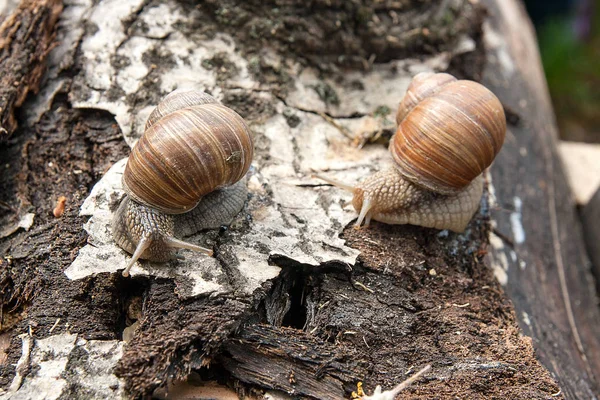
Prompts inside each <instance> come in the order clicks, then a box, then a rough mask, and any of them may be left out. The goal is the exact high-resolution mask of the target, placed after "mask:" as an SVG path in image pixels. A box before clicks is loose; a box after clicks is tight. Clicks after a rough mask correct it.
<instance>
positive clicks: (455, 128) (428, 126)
mask: <svg viewBox="0 0 600 400" xmlns="http://www.w3.org/2000/svg"><path fill="white" fill-rule="evenodd" d="M396 121H397V123H398V128H397V131H396V134H395V135H394V137H393V138H392V141H391V143H390V146H389V151H390V153H391V155H392V158H393V161H394V163H393V166H391V167H389V168H387V169H384V170H382V171H380V172H377V173H375V174H374V175H372V176H370V177H368V178H366V179H365V180H363V181H362V182H360V183H359V184H358V185H356V186H352V185H348V184H345V183H342V182H338V181H337V180H333V179H330V178H327V177H324V176H322V175H315V177H317V178H319V179H322V180H324V181H326V182H328V183H330V184H332V185H334V186H337V187H339V188H341V189H344V190H347V191H350V192H352V193H353V200H352V205H353V206H354V208H355V210H356V211H357V212H358V213H359V215H358V219H357V220H356V223H355V227H356V228H359V227H360V226H361V225H362V224H363V222H364V225H365V226H368V225H369V223H370V221H371V219H373V220H376V221H380V222H383V223H388V224H412V225H419V226H424V227H428V228H437V229H449V230H452V231H455V232H463V231H464V230H465V228H466V226H467V224H468V223H469V221H470V220H471V218H472V217H473V215H474V214H475V212H476V211H477V208H478V206H479V201H480V199H481V195H482V193H483V177H482V173H483V171H484V170H485V169H486V168H487V167H489V166H490V165H491V163H492V161H493V160H494V158H495V157H496V155H497V154H498V152H499V151H500V148H501V147H502V144H503V142H504V135H505V133H506V118H505V116H504V110H503V107H502V104H501V103H500V101H499V100H498V98H497V97H496V96H495V95H494V94H493V93H492V92H491V91H489V90H488V89H487V88H485V87H484V86H483V85H481V84H479V83H476V82H472V81H468V80H457V79H456V78H454V77H453V76H452V75H449V74H445V73H438V74H433V73H420V74H418V75H416V76H415V77H414V78H413V80H412V81H411V83H410V85H409V87H408V90H407V92H406V95H405V96H404V98H403V99H402V101H401V103H400V106H399V108H398V113H397V115H396Z"/></svg>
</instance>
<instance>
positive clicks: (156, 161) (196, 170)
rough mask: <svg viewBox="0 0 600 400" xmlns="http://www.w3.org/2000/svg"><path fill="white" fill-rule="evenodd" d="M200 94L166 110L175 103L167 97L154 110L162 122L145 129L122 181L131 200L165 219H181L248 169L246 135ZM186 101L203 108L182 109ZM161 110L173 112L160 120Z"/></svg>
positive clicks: (233, 116)
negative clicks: (192, 100)
mask: <svg viewBox="0 0 600 400" xmlns="http://www.w3.org/2000/svg"><path fill="white" fill-rule="evenodd" d="M200 93H201V92H197V93H196V94H189V93H188V94H186V96H184V97H181V96H177V97H176V99H177V101H176V103H178V104H168V103H169V101H170V100H172V99H173V97H171V98H169V96H167V98H165V100H163V102H161V105H159V107H157V109H156V113H157V114H156V115H160V116H161V117H160V119H159V120H157V121H155V122H153V123H151V122H150V121H149V123H148V124H147V125H148V126H149V127H148V128H147V129H146V131H145V132H144V135H143V136H142V137H141V139H140V140H139V141H138V143H137V144H136V146H135V147H134V148H133V150H132V151H131V155H130V156H129V160H128V161H127V166H126V168H125V173H124V175H123V186H124V188H125V191H126V192H127V193H128V194H129V195H130V196H131V197H132V198H133V199H134V200H136V201H138V202H140V203H142V204H145V205H148V206H150V207H153V208H155V209H157V210H159V211H163V212H165V213H168V214H180V213H184V212H187V211H189V210H191V209H193V208H194V207H195V206H196V205H197V204H198V202H199V201H200V199H201V198H202V196H204V195H206V194H208V193H210V192H212V191H214V190H215V189H218V188H220V187H223V186H227V185H231V184H233V183H235V182H237V181H239V180H240V179H241V178H243V177H244V175H245V174H246V172H247V171H248V169H249V168H250V163H251V161H252V155H253V144H252V138H251V134H250V129H249V128H248V126H247V125H246V123H245V122H244V120H243V119H242V117H240V116H239V115H238V114H237V113H236V112H235V111H233V110H231V109H230V108H227V107H225V106H223V105H222V104H219V103H218V102H216V100H214V99H212V100H214V101H213V102H208V101H204V100H210V98H212V97H210V96H208V95H205V96H202V95H201V94H200ZM179 94H181V93H179ZM190 97H191V98H194V97H195V98H200V100H201V101H204V103H201V104H200V105H193V106H189V107H187V108H182V109H181V108H180V106H181V104H183V105H187V103H186V102H187V101H188V99H189V98H190ZM164 103H167V104H164ZM159 108H160V110H159ZM173 109H175V111H171V110H173ZM165 110H169V111H171V112H170V113H168V114H166V115H164V112H165ZM152 114H153V115H154V114H155V113H154V112H153V113H152Z"/></svg>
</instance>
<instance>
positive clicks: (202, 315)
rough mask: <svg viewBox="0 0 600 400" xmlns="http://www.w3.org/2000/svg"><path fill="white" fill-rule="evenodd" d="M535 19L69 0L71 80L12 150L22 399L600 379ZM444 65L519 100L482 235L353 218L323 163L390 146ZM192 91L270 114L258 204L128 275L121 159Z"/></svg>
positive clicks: (516, 394)
mask: <svg viewBox="0 0 600 400" xmlns="http://www.w3.org/2000/svg"><path fill="white" fill-rule="evenodd" d="M484 7H485V8H487V13H486V11H485V9H484ZM516 21H519V23H516ZM529 26H530V25H529V22H528V20H527V18H526V16H525V14H524V12H523V10H522V9H521V8H520V6H519V5H518V4H516V2H514V1H502V2H500V1H496V0H487V1H486V2H485V4H479V3H478V2H471V1H452V2H450V1H441V2H433V1H425V2H423V1H415V2H408V3H406V4H405V2H400V3H399V2H393V1H388V2H370V1H367V2H354V1H349V2H330V1H324V2H322V1H315V2H310V3H307V2H304V1H297V2H296V1H290V2H275V1H272V2H271V1H268V2H264V1H263V2H259V1H250V2H237V1H233V0H228V1H220V2H215V1H208V2H204V3H202V4H200V5H198V6H194V5H191V4H188V3H186V2H181V3H179V2H176V1H169V2H164V3H156V4H155V3H152V2H145V1H141V0H119V1H116V0H115V1H105V2H99V3H97V4H92V2H91V1H90V2H86V1H81V2H77V3H76V4H75V3H74V4H70V3H69V4H66V5H65V10H64V12H63V14H62V15H61V19H60V21H59V27H58V31H57V41H58V43H59V45H58V46H57V47H56V48H55V49H54V50H53V51H52V52H51V53H50V55H49V58H48V72H47V79H46V82H45V83H44V85H43V86H42V88H41V89H42V90H41V91H40V94H39V95H37V96H35V97H31V98H30V100H29V101H28V102H26V103H25V104H23V106H22V108H23V116H24V117H23V121H20V127H19V134H18V135H14V136H13V138H12V139H11V140H10V141H9V142H7V144H6V145H5V146H4V147H2V148H1V149H0V158H1V159H2V160H8V161H7V165H8V166H7V167H4V165H3V166H2V167H3V173H2V175H1V180H0V201H2V203H0V218H2V224H3V225H5V226H6V227H7V229H4V230H2V232H4V233H3V235H0V236H2V238H0V249H1V251H2V253H1V254H3V255H4V256H3V257H2V264H1V265H2V270H1V276H0V285H1V286H0V287H1V288H2V301H3V303H2V305H3V306H2V333H1V334H0V348H1V349H2V350H3V356H2V357H0V362H1V364H0V365H1V367H2V376H1V380H0V383H1V384H2V388H3V390H4V391H5V394H6V395H7V396H9V397H10V396H16V398H33V397H34V394H35V395H37V396H39V393H40V390H44V389H40V388H43V387H49V388H51V389H50V390H49V391H48V393H46V395H47V397H48V398H57V397H59V396H62V397H69V398H80V397H82V396H86V397H90V398H115V397H118V396H121V395H126V396H130V397H134V398H140V397H144V396H148V395H151V394H154V395H155V396H157V397H164V396H167V394H168V395H169V396H171V397H174V398H176V397H177V396H178V395H179V396H183V395H188V396H195V397H192V398H206V397H208V396H212V397H213V398H214V397H217V398H226V396H227V394H226V393H227V391H228V390H229V391H230V392H232V393H234V394H235V393H237V395H239V396H244V395H246V396H249V397H256V398H264V397H265V396H266V394H269V395H270V396H272V397H271V398H286V397H285V396H286V394H288V395H291V396H292V397H294V398H295V397H299V398H315V399H341V398H349V397H350V395H351V392H353V391H356V390H357V384H358V383H359V382H363V383H364V386H363V387H364V389H365V391H366V392H367V393H371V392H373V391H374V389H375V387H376V386H377V385H381V386H382V387H383V389H384V390H385V389H391V388H392V387H394V386H395V385H397V384H398V383H400V382H402V381H404V380H405V379H406V378H407V377H408V376H410V375H411V374H412V373H414V372H416V371H418V370H419V369H421V367H423V366H425V365H431V367H432V368H431V370H430V371H429V372H427V373H426V374H425V375H424V376H423V377H421V378H420V379H419V380H418V381H417V382H416V383H415V384H413V385H412V386H411V387H409V388H407V389H406V390H405V392H404V394H405V396H406V397H407V398H415V399H419V398H423V399H425V398H433V397H436V398H456V397H460V398H481V399H485V398H492V397H506V398H522V399H546V398H589V397H591V396H592V395H593V394H594V393H598V392H597V390H598V388H597V374H598V370H599V369H598V367H599V366H598V365H597V362H598V360H599V359H600V357H599V356H598V337H597V336H598V335H597V332H599V325H598V324H599V321H600V319H599V318H598V308H597V303H596V297H595V293H594V291H593V285H592V284H591V276H590V274H589V271H588V270H587V269H586V268H587V265H588V264H587V261H586V259H585V257H584V253H583V243H582V242H581V240H580V234H579V229H580V228H579V225H578V224H577V222H576V219H575V214H574V209H573V206H572V204H571V202H569V201H567V200H566V199H568V197H567V196H565V195H563V193H567V189H566V184H565V182H564V178H563V176H562V174H561V172H560V167H559V165H558V163H557V161H556V160H557V157H556V154H555V153H556V152H555V143H554V142H555V137H556V132H555V129H556V128H555V126H554V123H553V117H552V115H553V114H552V110H551V108H550V105H549V101H548V96H547V92H546V88H545V82H544V80H543V75H542V73H541V67H540V64H539V60H538V57H537V52H536V50H535V46H534V37H533V33H532V31H531V30H530V29H529ZM517 27H519V28H518V29H517ZM523 27H527V29H525V30H524V28H523ZM431 69H435V70H448V71H449V72H451V73H454V74H456V75H457V76H459V77H462V78H468V79H475V80H481V81H483V83H484V84H486V85H487V86H488V87H490V88H491V89H492V90H493V91H494V92H495V93H497V94H498V96H499V98H500V99H501V101H502V102H503V104H504V105H505V107H506V110H507V115H508V117H509V118H508V120H509V132H508V136H507V140H506V144H505V148H504V149H503V150H502V152H501V153H500V156H499V158H498V159H497V161H496V163H495V165H494V166H493V168H492V169H491V179H489V182H488V185H487V190H486V195H485V196H484V198H483V199H482V202H481V208H480V211H479V213H478V214H477V215H476V216H475V218H474V219H473V221H472V222H471V223H470V225H469V227H468V229H467V231H466V232H465V233H464V234H460V235H459V234H454V233H449V232H446V231H443V232H440V231H437V230H433V229H425V228H418V227H412V226H386V225H383V224H379V223H374V224H373V225H372V227H371V228H369V229H365V230H359V231H357V230H354V229H350V228H349V226H351V225H349V222H350V221H351V220H352V218H353V216H354V215H355V214H354V211H353V210H352V208H351V207H349V206H347V205H344V203H345V202H347V201H348V199H349V197H348V196H347V195H346V194H344V193H342V192H340V191H337V189H333V188H329V187H324V186H323V185H321V184H320V183H319V182H316V181H314V180H313V179H311V178H310V173H311V172H312V171H313V170H318V171H320V172H325V173H328V174H339V176H340V177H344V176H345V178H344V179H345V180H347V181H349V182H354V181H356V180H357V179H360V178H363V177H365V176H366V175H367V174H368V173H370V171H373V170H377V169H379V168H380V165H381V164H384V163H386V162H388V161H389V160H388V157H389V156H388V154H387V151H386V149H385V144H386V141H387V140H389V138H390V136H391V134H392V133H393V131H394V126H393V122H392V120H393V118H392V115H393V111H392V109H393V108H394V107H395V106H396V104H397V103H398V101H399V100H400V98H401V97H402V95H403V93H404V90H405V88H406V85H407V84H408V82H409V81H410V78H411V76H412V75H414V74H415V73H416V72H418V71H421V70H431ZM4 74H6V73H5V72H4ZM183 86H193V87H198V88H201V89H203V90H205V91H208V92H211V93H212V94H213V95H215V96H216V97H217V98H218V99H219V100H221V101H222V102H223V103H224V104H226V105H227V106H229V107H231V108H233V109H235V110H236V111H238V112H239V113H240V114H241V115H242V116H243V117H244V118H245V119H246V120H247V121H248V122H249V124H250V126H251V129H252V131H253V134H254V136H255V162H254V168H253V169H252V171H251V176H250V178H249V183H248V185H249V190H250V195H249V198H248V203H247V205H246V207H245V208H244V210H243V211H242V213H241V214H240V215H239V216H238V217H237V218H236V220H235V221H234V222H233V223H232V225H231V226H230V227H229V229H227V230H224V229H223V230H221V231H218V232H217V231H214V232H206V233H202V234H199V235H195V236H193V237H192V238H191V239H190V240H193V241H196V242H198V243H200V244H202V245H209V246H212V247H213V249H214V250H215V258H214V259H211V258H206V257H194V256H191V255H189V254H187V253H186V254H185V260H184V261H180V262H177V263H171V264H170V265H152V264H150V263H142V264H140V265H138V266H136V267H135V268H134V269H133V270H132V275H133V277H132V278H123V277H122V276H121V275H120V273H119V271H120V270H121V269H122V268H123V265H122V263H123V262H124V260H125V257H126V256H125V255H124V254H123V253H122V251H120V250H119V249H118V248H116V247H115V246H114V243H112V242H111V239H110V237H109V236H107V235H105V234H104V233H103V232H107V229H106V228H105V227H106V224H107V222H106V221H107V219H109V218H110V211H111V210H112V209H114V205H115V204H116V202H117V201H118V199H119V197H120V196H121V195H122V193H121V192H120V188H119V183H118V182H119V179H118V178H119V176H120V175H119V173H120V171H122V168H123V165H124V164H123V162H122V161H121V162H118V161H119V160H120V159H122V158H123V157H126V156H127V154H128V151H129V150H128V146H127V143H128V144H132V143H134V142H135V140H136V138H137V137H139V135H140V134H141V126H143V123H144V119H145V117H146V116H147V115H148V114H149V112H150V110H151V109H152V107H154V106H155V105H156V104H157V102H158V100H159V99H160V98H161V97H162V96H163V95H165V94H166V93H167V92H169V91H170V90H172V89H174V88H176V87H183ZM357 136H358V138H357ZM357 142H360V143H362V144H363V148H362V149H357V148H356V147H355V146H354V144H355V143H357ZM3 164H4V163H3ZM113 165H114V166H113ZM111 166H113V167H112V169H110V170H109V168H111ZM94 185H95V189H94V191H93V192H92V187H94ZM563 190H564V192H563ZM60 196H65V197H66V198H67V201H66V207H65V211H64V214H63V215H62V216H61V217H59V218H56V217H55V216H54V215H53V213H52V211H53V209H54V207H55V205H56V202H57V200H58V198H59V197H60ZM86 198H87V200H86ZM517 199H518V200H517ZM84 200H85V204H84ZM32 216H33V223H31V217H32ZM88 219H89V221H88ZM86 222H87V223H86ZM84 223H86V230H84V229H83V225H84ZM88 233H89V234H88ZM190 271H191V272H190ZM511 300H512V302H511ZM513 304H514V306H513ZM519 323H520V326H521V327H519ZM594 332H596V336H594V335H593V333H594ZM524 333H525V334H524ZM532 339H533V340H532ZM0 355H1V354H0ZM536 355H537V356H538V357H539V361H538V358H536ZM552 374H554V378H555V379H556V381H555V380H554V378H553V375H552ZM595 374H596V375H595ZM43 385H48V386H43ZM216 393H218V394H216ZM230 394H231V393H230ZM19 396H20V397H19ZM202 396H205V397H202Z"/></svg>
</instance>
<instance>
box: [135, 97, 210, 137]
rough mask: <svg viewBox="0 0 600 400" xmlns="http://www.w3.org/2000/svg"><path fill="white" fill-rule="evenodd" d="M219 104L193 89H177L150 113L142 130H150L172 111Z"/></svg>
mask: <svg viewBox="0 0 600 400" xmlns="http://www.w3.org/2000/svg"><path fill="white" fill-rule="evenodd" d="M210 103H217V104H218V103H219V101H218V100H217V99H215V98H214V97H212V96H211V95H210V94H208V93H204V92H201V91H199V90H194V89H177V90H175V91H173V92H171V93H169V94H168V95H166V96H165V98H164V99H162V100H161V102H160V103H158V105H157V106H156V108H155V109H154V110H152V113H151V114H150V116H149V117H148V119H147V120H146V126H145V127H144V130H146V129H148V128H150V127H151V126H152V125H154V123H155V122H156V121H158V120H160V119H161V118H162V117H164V116H165V115H168V114H171V113H172V112H174V111H177V110H181V109H183V108H188V107H192V106H199V105H201V104H210Z"/></svg>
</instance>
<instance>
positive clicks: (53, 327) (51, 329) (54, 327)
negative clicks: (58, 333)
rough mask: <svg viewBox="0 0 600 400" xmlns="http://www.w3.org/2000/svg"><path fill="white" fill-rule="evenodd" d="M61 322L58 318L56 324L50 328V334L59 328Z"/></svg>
mask: <svg viewBox="0 0 600 400" xmlns="http://www.w3.org/2000/svg"><path fill="white" fill-rule="evenodd" d="M59 322H60V318H56V322H55V323H54V325H52V328H50V330H49V331H48V333H52V331H53V330H54V329H56V327H57V326H58V323H59Z"/></svg>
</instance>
